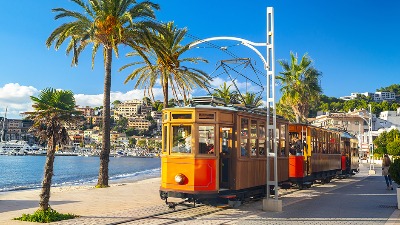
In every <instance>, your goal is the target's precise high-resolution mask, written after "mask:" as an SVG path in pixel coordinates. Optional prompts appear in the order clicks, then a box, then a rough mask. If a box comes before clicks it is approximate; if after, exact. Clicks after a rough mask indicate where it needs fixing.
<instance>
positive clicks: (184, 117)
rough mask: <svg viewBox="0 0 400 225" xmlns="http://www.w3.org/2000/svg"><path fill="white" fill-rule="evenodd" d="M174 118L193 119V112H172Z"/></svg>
mask: <svg viewBox="0 0 400 225" xmlns="http://www.w3.org/2000/svg"><path fill="white" fill-rule="evenodd" d="M172 119H174V120H177V119H192V114H187V113H179V114H178V113H176V114H172Z"/></svg>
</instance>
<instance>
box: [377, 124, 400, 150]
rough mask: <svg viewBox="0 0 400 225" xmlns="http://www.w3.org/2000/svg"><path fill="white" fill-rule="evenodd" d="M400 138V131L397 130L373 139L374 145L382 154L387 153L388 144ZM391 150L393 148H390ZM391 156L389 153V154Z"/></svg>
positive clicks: (385, 132)
mask: <svg viewBox="0 0 400 225" xmlns="http://www.w3.org/2000/svg"><path fill="white" fill-rule="evenodd" d="M399 138H400V131H399V130H397V129H393V130H390V131H389V132H387V131H384V132H382V133H381V134H380V135H379V136H378V137H377V138H375V139H374V141H373V142H374V145H375V146H376V147H377V148H379V151H380V152H382V153H383V154H385V153H389V152H388V151H389V149H388V144H389V143H392V142H394V141H396V140H398V139H399ZM391 148H392V149H393V146H391ZM389 154H391V153H389Z"/></svg>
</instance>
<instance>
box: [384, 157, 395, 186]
mask: <svg viewBox="0 0 400 225" xmlns="http://www.w3.org/2000/svg"><path fill="white" fill-rule="evenodd" d="M391 163H392V162H391V161H390V158H389V156H388V154H385V155H384V156H383V160H382V175H383V176H384V177H385V181H386V186H387V189H388V190H393V186H392V178H390V174H389V167H390V164H391Z"/></svg>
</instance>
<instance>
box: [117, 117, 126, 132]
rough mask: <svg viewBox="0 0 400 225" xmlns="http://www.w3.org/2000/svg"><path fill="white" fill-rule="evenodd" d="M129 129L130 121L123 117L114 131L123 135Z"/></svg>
mask: <svg viewBox="0 0 400 225" xmlns="http://www.w3.org/2000/svg"><path fill="white" fill-rule="evenodd" d="M127 127H128V119H127V118H125V117H122V116H121V117H120V118H119V120H118V121H117V124H116V126H115V127H114V129H113V130H115V131H117V132H119V133H122V132H124V131H125V130H126V129H127Z"/></svg>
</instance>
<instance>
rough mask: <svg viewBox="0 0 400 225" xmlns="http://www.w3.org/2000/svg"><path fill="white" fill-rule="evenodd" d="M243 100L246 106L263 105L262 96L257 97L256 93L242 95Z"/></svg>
mask: <svg viewBox="0 0 400 225" xmlns="http://www.w3.org/2000/svg"><path fill="white" fill-rule="evenodd" d="M241 99H242V103H243V104H245V105H246V106H251V107H259V106H262V105H263V103H262V98H261V96H257V95H256V94H255V93H250V92H246V93H245V94H242V98H241Z"/></svg>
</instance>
